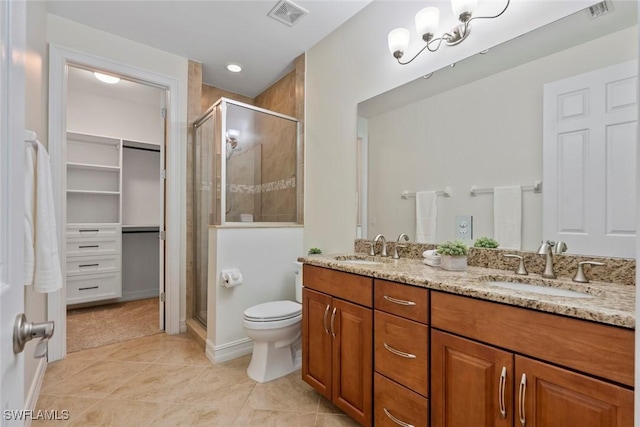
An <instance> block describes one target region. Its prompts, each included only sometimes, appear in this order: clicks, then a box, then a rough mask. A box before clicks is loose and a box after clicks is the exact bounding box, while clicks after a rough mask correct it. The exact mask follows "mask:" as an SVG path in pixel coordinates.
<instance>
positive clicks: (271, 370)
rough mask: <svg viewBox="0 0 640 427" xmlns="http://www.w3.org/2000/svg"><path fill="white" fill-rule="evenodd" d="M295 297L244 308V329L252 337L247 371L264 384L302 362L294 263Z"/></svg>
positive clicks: (297, 269) (299, 276) (298, 291)
mask: <svg viewBox="0 0 640 427" xmlns="http://www.w3.org/2000/svg"><path fill="white" fill-rule="evenodd" d="M294 272H295V286H296V300H297V301H298V302H294V301H272V302H266V303H263V304H258V305H254V306H253V307H249V308H248V309H246V310H245V311H244V330H245V332H246V334H247V336H248V337H249V338H251V339H252V340H253V356H251V363H249V367H248V368H247V374H248V375H249V377H250V378H251V379H253V380H255V381H258V382H261V383H265V382H268V381H271V380H274V379H276V378H280V377H282V376H284V375H287V374H290V373H291V372H293V371H295V370H297V369H300V366H301V364H302V342H301V335H302V304H301V303H302V263H299V262H296V263H295V270H294Z"/></svg>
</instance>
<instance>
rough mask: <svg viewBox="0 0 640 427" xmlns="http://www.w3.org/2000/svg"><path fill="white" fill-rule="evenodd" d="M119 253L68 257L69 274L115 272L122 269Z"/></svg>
mask: <svg viewBox="0 0 640 427" xmlns="http://www.w3.org/2000/svg"><path fill="white" fill-rule="evenodd" d="M120 259H121V257H120V256H119V255H117V256H111V255H105V256H82V257H74V258H68V259H67V276H80V275H84V274H96V273H115V272H117V271H120Z"/></svg>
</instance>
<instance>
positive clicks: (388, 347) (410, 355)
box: [382, 342, 416, 359]
mask: <svg viewBox="0 0 640 427" xmlns="http://www.w3.org/2000/svg"><path fill="white" fill-rule="evenodd" d="M382 344H383V345H384V348H386V349H387V350H388V351H390V352H391V353H393V354H395V355H397V356H400V357H404V358H407V359H415V358H416V355H415V354H411V353H405V352H404V351H400V350H396V349H395V348H393V347H391V346H390V345H389V344H387V343H386V342H384V343H382Z"/></svg>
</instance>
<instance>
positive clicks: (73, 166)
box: [67, 162, 120, 173]
mask: <svg viewBox="0 0 640 427" xmlns="http://www.w3.org/2000/svg"><path fill="white" fill-rule="evenodd" d="M67 167H68V168H70V169H85V170H95V171H104V172H115V173H118V172H120V167H119V166H105V165H94V164H89V163H72V162H69V163H67Z"/></svg>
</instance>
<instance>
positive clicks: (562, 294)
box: [486, 280, 594, 298]
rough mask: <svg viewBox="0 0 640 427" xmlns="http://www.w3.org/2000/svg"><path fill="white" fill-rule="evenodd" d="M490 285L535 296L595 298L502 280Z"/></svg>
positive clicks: (568, 291) (560, 289)
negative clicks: (530, 293)
mask: <svg viewBox="0 0 640 427" xmlns="http://www.w3.org/2000/svg"><path fill="white" fill-rule="evenodd" d="M486 283H487V284H489V285H492V286H497V287H499V288H505V289H512V290H514V291H523V292H532V293H534V294H542V295H552V296H556V297H569V298H593V297H594V296H593V295H589V294H586V293H584V292H576V291H571V290H569V289H562V288H552V287H550V286H540V285H530V284H528V283H515V282H506V281H502V280H493V281H487V282H486Z"/></svg>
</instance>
